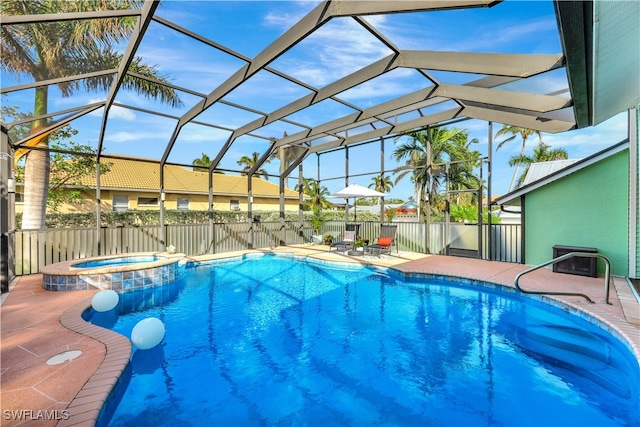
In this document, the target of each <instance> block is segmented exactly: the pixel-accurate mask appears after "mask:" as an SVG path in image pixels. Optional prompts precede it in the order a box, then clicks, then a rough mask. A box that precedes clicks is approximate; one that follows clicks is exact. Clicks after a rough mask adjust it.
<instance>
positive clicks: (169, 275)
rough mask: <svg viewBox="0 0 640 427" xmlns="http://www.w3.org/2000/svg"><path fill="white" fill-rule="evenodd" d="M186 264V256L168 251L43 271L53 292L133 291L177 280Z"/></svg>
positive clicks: (67, 264) (111, 257)
mask: <svg viewBox="0 0 640 427" xmlns="http://www.w3.org/2000/svg"><path fill="white" fill-rule="evenodd" d="M184 265H185V261H184V254H169V253H166V252H162V253H156V252H144V253H133V254H124V255H109V256H102V257H96V258H87V259H82V260H71V261H64V262H59V263H56V264H51V265H47V266H44V267H43V268H42V270H41V271H42V275H43V285H42V287H43V288H44V289H46V290H49V291H76V290H87V289H89V290H91V289H113V290H114V291H117V292H131V291H135V290H138V289H146V288H154V287H158V286H163V285H165V284H167V283H171V282H173V281H175V280H176V279H177V278H178V277H179V276H180V271H181V267H184Z"/></svg>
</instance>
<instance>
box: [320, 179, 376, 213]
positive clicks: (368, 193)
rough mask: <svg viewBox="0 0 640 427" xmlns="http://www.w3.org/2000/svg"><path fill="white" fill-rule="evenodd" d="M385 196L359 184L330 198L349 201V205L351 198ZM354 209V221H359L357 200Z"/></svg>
mask: <svg viewBox="0 0 640 427" xmlns="http://www.w3.org/2000/svg"><path fill="white" fill-rule="evenodd" d="M384 196H386V194H384V193H381V192H379V191H376V190H372V189H370V188H367V187H363V186H362V185H359V184H351V185H349V186H348V187H345V188H343V189H342V190H340V191H338V192H337V193H334V194H332V195H330V196H329V197H331V198H335V199H347V204H348V203H349V201H348V199H349V198H351V197H353V198H358V197H384ZM353 209H354V210H353V216H354V221H357V219H358V206H357V205H356V203H355V200H354V202H353Z"/></svg>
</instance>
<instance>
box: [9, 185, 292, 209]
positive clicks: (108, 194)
mask: <svg viewBox="0 0 640 427" xmlns="http://www.w3.org/2000/svg"><path fill="white" fill-rule="evenodd" d="M114 195H126V196H128V197H129V209H140V210H158V209H160V207H159V205H156V206H140V205H138V197H159V194H158V193H157V192H124V191H111V190H103V191H101V192H100V200H101V206H102V210H103V211H110V210H112V209H113V196H114ZM83 196H84V200H83V202H81V203H77V204H61V205H60V206H59V207H58V213H75V212H95V209H96V207H95V192H83ZM178 197H187V198H189V210H192V211H195V210H205V211H206V210H207V209H209V196H207V195H203V194H176V193H168V194H167V195H166V200H165V208H166V209H177V207H178ZM232 199H233V200H237V201H238V203H239V207H240V210H241V211H245V212H246V211H247V209H248V204H247V197H246V196H244V195H243V196H220V195H215V196H214V198H213V206H214V209H216V210H220V211H228V210H230V209H231V200H232ZM298 204H299V203H298V200H296V199H286V200H285V211H297V210H298ZM23 206H24V205H23V204H22V203H16V213H22V211H23ZM253 210H254V211H260V210H264V211H278V210H280V200H279V199H278V198H277V197H269V198H267V197H259V196H256V197H254V203H253ZM47 212H48V213H52V212H53V211H52V210H51V209H47Z"/></svg>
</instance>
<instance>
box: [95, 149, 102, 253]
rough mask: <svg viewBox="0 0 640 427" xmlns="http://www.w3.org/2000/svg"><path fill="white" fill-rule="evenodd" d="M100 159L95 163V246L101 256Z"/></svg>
mask: <svg viewBox="0 0 640 427" xmlns="http://www.w3.org/2000/svg"><path fill="white" fill-rule="evenodd" d="M100 176H101V175H100V159H98V161H97V162H96V244H97V245H98V248H97V249H98V255H102V252H101V250H102V247H101V246H102V240H101V237H102V236H101V233H100V230H101V228H100V225H101V224H102V217H101V215H100V214H101V212H102V202H101V199H100Z"/></svg>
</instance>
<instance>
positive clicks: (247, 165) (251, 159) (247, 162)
mask: <svg viewBox="0 0 640 427" xmlns="http://www.w3.org/2000/svg"><path fill="white" fill-rule="evenodd" d="M258 160H260V153H258V152H257V151H254V152H253V154H252V155H251V156H242V157H240V160H238V165H239V166H244V168H242V171H241V172H240V174H241V175H243V176H245V175H247V174H248V173H249V171H250V170H251V169H252V168H253V167H254V166H255V165H256V164H257V163H258ZM255 175H258V176H259V177H263V178H264V179H266V180H267V181H268V180H269V174H268V173H267V171H266V170H264V169H262V168H260V169H258V170H256V171H255Z"/></svg>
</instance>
